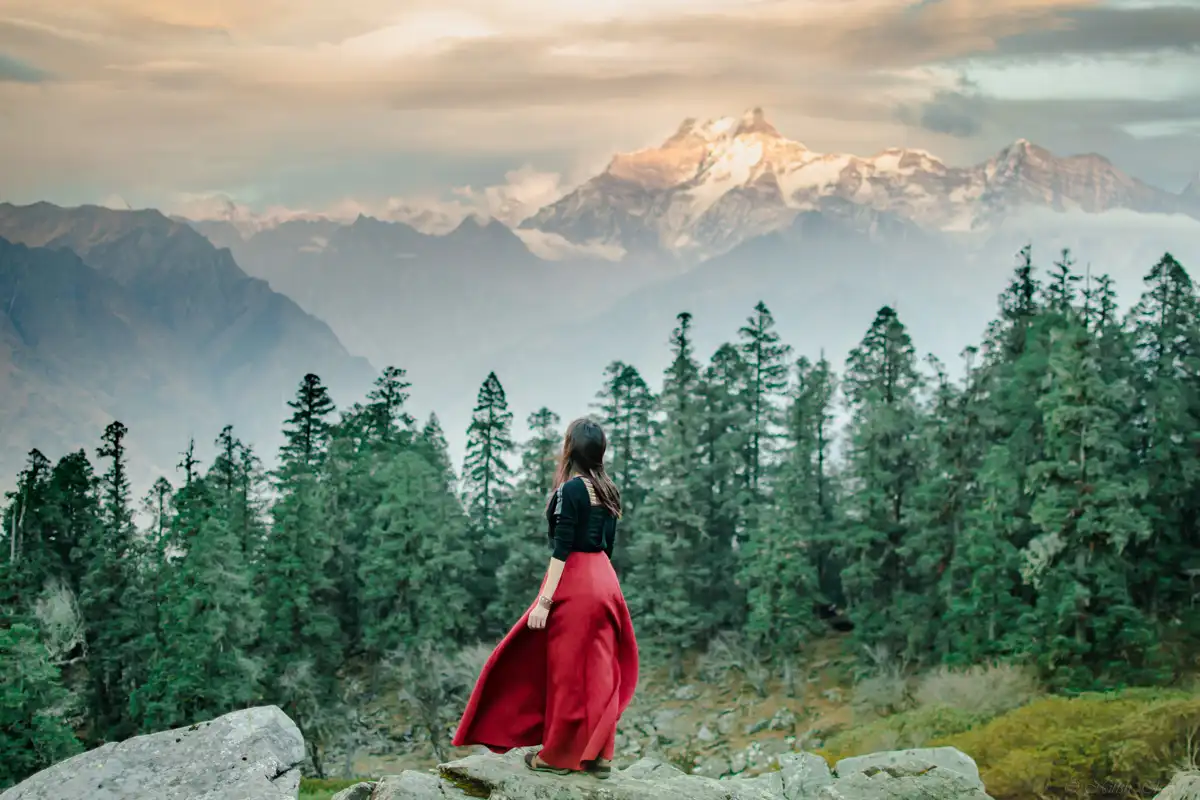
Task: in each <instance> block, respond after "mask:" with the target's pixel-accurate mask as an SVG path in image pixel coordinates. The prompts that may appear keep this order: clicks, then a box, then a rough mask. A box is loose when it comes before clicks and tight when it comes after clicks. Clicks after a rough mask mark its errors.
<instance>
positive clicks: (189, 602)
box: [130, 428, 262, 730]
mask: <svg viewBox="0 0 1200 800" xmlns="http://www.w3.org/2000/svg"><path fill="white" fill-rule="evenodd" d="M234 442H235V440H233V438H232V435H231V433H230V430H229V429H228V428H226V429H224V430H223V431H222V433H221V436H220V437H219V438H218V440H217V443H218V445H221V444H222V443H223V444H224V448H223V449H222V450H221V451H219V454H218V456H217V460H216V462H215V463H214V465H213V467H212V468H211V469H210V470H209V472H208V474H207V475H205V476H204V478H203V479H193V481H192V483H191V485H189V486H185V487H183V488H182V489H180V491H179V493H178V495H177V496H176V497H175V498H174V505H175V508H176V511H175V514H174V516H173V518H172V520H171V524H172V527H173V528H174V530H173V531H172V534H171V539H172V540H173V541H174V542H175V543H177V545H178V546H179V547H180V548H181V550H182V552H181V553H179V554H177V555H176V556H175V557H174V558H172V559H171V563H170V566H169V567H168V568H166V569H164V570H163V572H162V575H161V584H160V592H159V595H158V596H159V598H160V600H159V615H158V629H159V630H158V637H157V641H158V643H159V649H158V652H157V653H156V657H155V659H154V661H153V664H152V665H151V666H150V671H149V675H148V678H147V680H146V681H145V682H144V683H143V684H141V685H139V686H138V687H136V688H135V689H134V691H133V692H132V696H131V698H130V703H131V705H132V707H133V709H134V711H135V713H136V714H137V715H138V716H139V717H141V718H142V719H143V720H144V723H143V724H144V725H145V726H146V727H148V728H149V729H151V730H164V729H168V728H174V727H180V726H183V725H187V724H190V723H194V722H200V721H203V720H206V719H211V718H213V717H216V716H220V715H222V714H225V713H227V712H229V711H233V710H235V709H238V708H244V707H246V706H247V705H250V704H251V703H252V702H253V701H254V700H255V699H256V698H257V697H259V696H260V686H259V681H260V679H261V674H262V670H261V667H260V663H259V660H258V658H257V656H256V654H255V653H254V649H255V644H256V642H257V641H258V638H259V634H260V630H261V624H262V612H261V606H260V604H259V599H258V596H257V594H256V592H255V590H254V586H253V583H252V576H251V570H250V563H249V557H248V552H247V550H246V531H245V529H244V528H243V527H242V526H246V527H251V528H255V529H257V527H258V523H257V521H249V520H247V519H246V514H248V513H253V512H252V510H250V509H247V508H246V507H245V506H244V505H243V504H244V502H245V501H244V497H243V496H242V494H241V492H242V487H243V486H244V483H245V481H244V479H243V478H242V477H241V476H239V475H238V474H237V473H236V472H235V470H236V469H238V468H239V464H240V463H241V459H240V458H238V459H236V460H235V459H234V458H233V457H232V454H233V453H235V452H236V447H235V444H234Z"/></svg>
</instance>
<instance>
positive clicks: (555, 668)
mask: <svg viewBox="0 0 1200 800" xmlns="http://www.w3.org/2000/svg"><path fill="white" fill-rule="evenodd" d="M606 446H607V442H606V440H605V436H604V431H603V430H601V428H600V426H599V425H597V424H596V423H595V422H592V421H591V420H588V419H578V420H575V421H574V422H572V423H571V424H570V425H569V426H568V427H567V434H566V437H565V439H564V441H563V449H562V455H561V456H560V457H559V461H558V470H557V473H556V475H555V480H554V483H555V486H557V487H558V488H557V489H556V490H555V491H554V492H553V493H552V494H551V495H550V499H549V501H548V502H547V504H546V520H547V522H548V524H549V539H550V547H551V549H552V554H551V556H550V564H549V566H548V567H547V569H546V576H545V578H543V580H542V586H541V591H540V592H539V593H538V598H537V600H536V601H534V603H533V605H532V606H531V607H530V608H529V610H528V611H526V612H525V614H524V616H522V617H521V620H520V621H519V622H518V623H517V624H516V625H515V626H513V628H512V630H510V631H509V632H508V635H507V636H505V637H504V640H503V641H502V642H500V644H499V646H497V647H496V649H495V651H493V652H492V655H491V657H490V658H488V661H487V663H486V664H485V665H484V667H483V672H482V673H481V674H480V676H479V681H478V682H477V683H476V684H475V690H474V691H473V692H472V693H471V699H470V700H469V701H468V702H467V710H466V711H465V712H464V713H463V718H462V722H460V723H459V726H458V730H457V731H456V732H455V735H454V741H453V744H454V746H455V747H463V746H466V745H471V744H479V745H484V746H485V747H487V748H488V749H490V750H492V751H493V752H496V753H506V752H508V751H509V750H511V749H513V748H514V747H529V746H532V745H537V744H541V745H542V749H541V750H540V752H530V753H528V754H526V756H525V764H526V766H528V767H529V768H530V769H532V770H535V771H540V772H552V773H555V774H560V775H565V774H568V773H571V772H578V771H587V772H590V773H591V774H593V775H595V776H596V777H598V778H607V777H609V775H610V774H611V772H612V766H611V762H612V758H613V747H614V744H615V737H616V732H617V720H618V718H619V717H620V716H621V714H622V713H623V712H624V711H625V709H626V708H627V707H628V706H629V701H630V700H632V699H633V691H634V687H635V686H636V685H637V678H638V652H637V641H636V640H635V638H634V635H633V622H632V620H631V619H630V618H629V609H628V608H627V607H626V605H625V598H624V597H623V596H622V594H621V586H620V584H619V583H618V582H617V575H616V573H615V572H614V571H613V568H612V564H611V562H610V561H609V559H610V558H611V556H612V550H613V543H614V541H615V540H616V532H617V520H618V519H620V517H621V494H620V492H619V491H618V490H617V487H616V486H615V485H613V482H612V481H611V480H609V477H608V475H607V473H606V472H605V471H604V451H605V448H606Z"/></svg>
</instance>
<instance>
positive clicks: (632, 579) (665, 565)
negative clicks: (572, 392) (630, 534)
mask: <svg viewBox="0 0 1200 800" xmlns="http://www.w3.org/2000/svg"><path fill="white" fill-rule="evenodd" d="M677 319H678V322H679V325H678V327H676V328H675V330H674V332H673V334H672V336H671V348H672V351H673V356H674V357H673V359H672V362H671V366H670V367H668V369H667V372H666V376H665V380H664V383H663V391H662V395H661V398H660V408H661V412H662V414H663V420H662V426H661V433H660V434H659V435H658V436H657V437H656V448H655V449H656V458H655V464H656V467H655V472H654V480H653V484H654V491H653V492H652V493H651V494H650V496H649V497H648V498H647V499H646V503H645V506H644V507H643V510H642V520H643V522H642V527H641V530H640V531H639V535H638V537H637V540H636V541H635V542H634V543H633V545H632V548H631V550H632V552H631V554H630V555H631V563H632V567H631V569H630V572H629V579H628V582H627V586H628V593H629V602H630V605H631V606H632V610H633V612H634V614H635V615H636V618H637V619H638V620H639V625H640V626H641V627H640V630H644V631H646V635H647V641H648V642H651V643H653V647H657V649H658V650H659V651H660V652H661V653H662V654H663V655H665V656H666V658H667V659H668V663H669V664H670V666H671V670H672V674H674V675H675V676H676V677H678V676H679V675H680V674H681V672H682V667H683V657H684V654H685V653H686V652H687V651H688V650H689V649H691V648H692V647H695V646H696V645H698V644H701V643H702V642H703V637H704V635H705V632H707V631H711V630H712V627H713V626H712V622H711V618H710V617H709V616H708V612H707V610H706V603H705V602H704V597H705V592H706V591H707V589H708V587H709V585H710V583H711V580H712V578H713V576H711V575H708V574H707V573H705V572H704V571H703V569H702V568H701V564H700V563H697V560H696V554H697V552H699V551H700V550H701V549H702V547H703V536H704V517H703V515H702V514H701V513H700V509H701V502H702V499H703V496H704V486H703V480H702V476H701V475H699V473H698V472H697V470H696V467H697V465H698V464H699V463H700V459H701V450H700V432H701V424H702V423H701V398H700V365H699V364H697V363H696V359H695V356H694V355H693V346H692V340H691V320H692V318H691V315H690V314H687V313H683V314H680V315H679V316H678V318H677ZM653 647H648V648H647V649H648V650H651V649H653Z"/></svg>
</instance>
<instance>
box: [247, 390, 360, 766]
mask: <svg viewBox="0 0 1200 800" xmlns="http://www.w3.org/2000/svg"><path fill="white" fill-rule="evenodd" d="M289 406H290V407H291V408H292V409H293V412H294V413H293V414H292V416H291V417H290V418H289V420H288V421H287V423H286V426H285V429H284V438H285V442H284V445H283V447H282V448H281V451H280V466H279V469H278V473H277V476H276V487H275V490H276V494H277V499H276V501H275V503H274V506H273V508H272V513H271V516H272V518H273V524H272V527H271V531H270V533H269V535H268V537H267V540H266V542H265V544H264V547H263V557H262V560H261V563H260V567H259V569H260V572H259V576H258V580H257V588H258V591H259V596H260V597H261V599H262V604H263V612H264V615H263V616H264V619H263V628H262V637H261V644H262V655H263V657H264V658H265V661H266V664H267V669H268V676H269V680H268V688H269V691H270V692H271V696H273V697H276V698H278V702H279V705H280V706H281V707H282V708H283V710H284V711H285V712H287V713H288V714H289V715H290V716H292V718H293V719H294V720H296V723H297V724H298V725H299V726H300V729H301V731H302V732H303V733H304V735H305V740H306V742H307V743H308V746H309V756H310V758H311V759H312V761H313V763H314V767H315V769H316V770H317V771H318V772H320V771H322V770H323V763H324V762H323V753H324V750H325V747H326V746H327V744H328V738H329V736H330V735H331V734H330V733H329V731H327V730H326V729H324V727H322V726H321V725H319V724H318V723H319V721H321V720H322V719H323V718H322V717H321V709H324V708H332V707H334V706H335V705H336V698H337V680H336V676H337V671H338V669H339V668H340V667H341V665H342V660H343V654H344V651H345V646H346V644H345V640H344V637H343V634H342V632H341V630H340V627H339V624H338V617H337V613H336V609H337V602H338V594H337V582H336V580H335V575H334V574H333V556H334V550H333V533H332V531H330V529H329V525H328V524H327V521H326V517H327V514H328V511H329V504H328V496H329V491H328V487H327V486H326V485H325V484H324V482H323V481H322V475H321V472H320V469H319V467H320V465H321V464H323V463H324V462H325V460H326V458H327V456H328V453H329V443H330V434H331V427H332V426H331V423H330V422H329V419H328V417H329V416H330V415H331V414H332V413H333V411H334V406H333V402H332V400H330V398H329V395H328V392H327V390H326V389H325V387H324V386H323V385H322V384H321V382H320V379H319V378H317V377H316V376H315V375H307V376H305V378H304V380H303V381H302V382H301V384H300V387H299V389H298V391H297V396H296V399H295V400H294V401H292V402H290V403H289Z"/></svg>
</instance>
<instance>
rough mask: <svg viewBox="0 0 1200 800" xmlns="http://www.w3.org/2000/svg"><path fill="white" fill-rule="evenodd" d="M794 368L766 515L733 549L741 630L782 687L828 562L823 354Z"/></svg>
mask: <svg viewBox="0 0 1200 800" xmlns="http://www.w3.org/2000/svg"><path fill="white" fill-rule="evenodd" d="M796 372H797V378H798V380H797V385H796V389H795V392H794V395H793V398H792V404H791V408H790V409H788V412H789V413H788V415H787V423H788V424H787V431H788V438H787V448H786V450H785V451H784V452H783V454H782V455H783V457H784V460H783V463H782V465H781V467H780V471H779V476H778V483H777V485H776V489H775V493H774V497H773V498H772V513H771V514H770V515H768V516H767V517H765V518H764V520H763V523H762V524H761V525H759V526H757V527H755V528H754V529H752V530H751V531H750V536H749V540H748V541H747V543H746V546H745V547H744V548H742V549H741V550H740V551H739V556H740V557H741V565H740V570H739V577H740V579H741V583H742V585H743V586H745V587H747V598H746V599H747V604H748V607H749V616H748V619H747V622H746V631H747V633H748V634H749V635H750V637H751V640H752V641H753V642H754V643H755V644H756V646H757V647H758V648H759V649H760V650H761V651H762V652H764V653H766V654H767V655H768V656H770V657H771V658H772V659H773V660H774V661H775V663H776V665H777V667H780V668H782V669H783V670H784V673H785V675H786V676H787V677H788V678H789V681H788V683H789V685H790V684H791V681H790V678H792V677H793V676H792V672H791V669H792V665H793V660H794V658H795V656H796V654H797V650H798V649H799V648H800V647H801V646H802V645H803V644H804V643H805V642H807V641H808V640H810V639H811V638H812V637H814V636H815V635H816V634H817V632H818V628H817V625H816V621H817V620H816V617H815V616H814V613H813V611H814V608H815V607H816V606H817V605H818V604H819V603H821V602H823V601H824V602H828V601H825V600H824V599H823V597H822V590H821V585H820V578H821V572H820V570H821V568H822V567H826V568H827V565H828V562H827V561H824V562H823V559H827V558H828V550H829V547H830V539H831V529H832V514H831V502H830V501H831V497H830V490H829V486H828V480H829V478H828V475H827V473H826V459H827V457H828V452H827V448H828V446H829V441H828V428H829V424H830V418H831V415H832V414H831V411H832V403H833V393H834V385H835V384H834V379H833V375H832V372H831V370H830V368H829V364H828V363H827V362H826V361H825V360H824V359H822V360H821V361H820V362H819V363H817V364H815V365H813V364H811V363H809V361H808V360H807V359H804V358H801V359H800V360H799V362H798V363H797V368H796Z"/></svg>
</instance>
